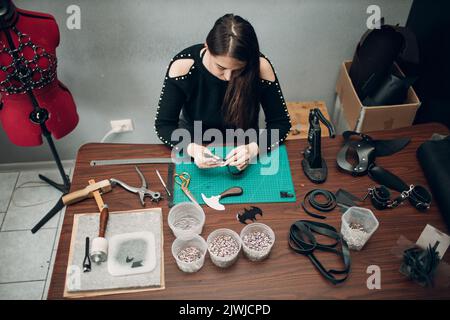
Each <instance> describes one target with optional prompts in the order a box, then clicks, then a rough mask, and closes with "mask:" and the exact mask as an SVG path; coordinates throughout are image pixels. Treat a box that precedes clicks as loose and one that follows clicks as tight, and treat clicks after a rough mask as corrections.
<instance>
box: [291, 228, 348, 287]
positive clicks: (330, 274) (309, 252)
mask: <svg viewBox="0 0 450 320" xmlns="http://www.w3.org/2000/svg"><path fill="white" fill-rule="evenodd" d="M314 233H317V234H320V235H323V236H326V237H329V238H331V239H333V240H334V242H333V243H332V244H322V243H319V242H317V240H316V237H315V236H314ZM338 244H340V245H341V250H338V249H336V247H337V245H338ZM289 246H290V247H291V249H292V250H293V251H294V252H296V253H298V254H301V255H305V256H307V257H308V258H309V260H310V261H311V262H312V264H313V265H314V266H315V267H316V269H317V270H318V271H319V272H320V274H321V275H322V276H323V277H324V278H325V279H327V280H328V281H330V282H331V283H332V284H335V285H336V284H339V283H342V282H344V281H345V280H346V279H347V278H348V275H349V273H350V270H351V259H350V251H349V249H348V246H347V243H346V242H345V240H344V239H343V237H342V235H341V234H340V233H338V232H337V231H336V229H335V228H334V227H333V226H330V225H328V224H325V223H321V222H315V221H307V220H299V221H297V222H295V223H294V224H293V225H291V228H290V231H289ZM315 250H319V251H326V252H330V253H334V254H336V255H338V256H339V257H340V258H341V259H342V262H343V264H344V268H343V269H341V270H335V269H329V270H328V269H326V268H325V267H324V266H323V265H322V264H321V263H320V261H319V260H318V259H317V257H316V256H315V255H314V251H315ZM336 275H342V276H343V277H342V278H341V277H339V278H336Z"/></svg>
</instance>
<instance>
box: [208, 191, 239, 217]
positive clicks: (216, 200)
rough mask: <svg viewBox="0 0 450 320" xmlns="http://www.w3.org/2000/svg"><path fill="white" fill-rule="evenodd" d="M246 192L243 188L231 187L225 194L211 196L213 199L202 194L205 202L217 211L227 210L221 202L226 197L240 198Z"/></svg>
mask: <svg viewBox="0 0 450 320" xmlns="http://www.w3.org/2000/svg"><path fill="white" fill-rule="evenodd" d="M243 192H244V191H243V190H242V188H241V187H231V188H229V189H227V190H225V191H224V192H222V193H221V194H219V195H218V196H211V197H209V198H208V197H206V196H205V195H204V194H203V193H202V198H203V201H205V203H206V204H207V205H208V206H209V207H210V208H213V209H215V210H221V211H222V210H225V207H224V205H223V204H221V203H220V202H219V201H220V199H222V198H225V197H231V196H240V195H241V194H242V193H243Z"/></svg>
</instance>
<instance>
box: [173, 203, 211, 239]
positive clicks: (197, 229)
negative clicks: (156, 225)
mask: <svg viewBox="0 0 450 320" xmlns="http://www.w3.org/2000/svg"><path fill="white" fill-rule="evenodd" d="M167 221H168V223H169V227H170V229H171V230H172V232H173V234H174V235H175V237H180V236H187V235H191V234H201V233H202V230H203V225H204V224H205V212H204V211H203V209H202V208H201V207H200V206H197V205H195V204H194V203H192V202H182V203H179V204H177V205H175V206H174V207H173V208H172V209H170V211H169V216H168V217H167Z"/></svg>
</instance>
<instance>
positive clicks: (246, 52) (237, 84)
mask: <svg viewBox="0 0 450 320" xmlns="http://www.w3.org/2000/svg"><path fill="white" fill-rule="evenodd" d="M206 44H207V45H208V50H209V51H210V52H211V54H212V55H215V56H216V55H219V56H229V57H232V58H234V59H237V60H239V61H243V62H246V65H245V67H244V68H243V70H240V71H234V72H233V73H232V75H231V79H230V81H229V83H228V87H227V91H226V92H225V97H224V100H223V103H222V112H223V116H224V120H225V122H226V123H227V124H229V125H233V126H235V127H237V128H242V129H245V130H246V129H248V128H250V127H253V126H255V125H256V122H257V120H258V119H257V116H258V112H259V101H258V91H257V90H258V80H259V55H260V53H259V44H258V38H257V36H256V33H255V30H254V29H253V27H252V25H251V24H250V23H249V22H248V21H247V20H245V19H243V18H241V17H240V16H237V15H234V14H231V13H230V14H226V15H224V16H223V17H221V18H219V19H218V20H217V21H216V23H215V24H214V27H213V28H212V29H211V31H210V32H209V34H208V36H207V38H206Z"/></svg>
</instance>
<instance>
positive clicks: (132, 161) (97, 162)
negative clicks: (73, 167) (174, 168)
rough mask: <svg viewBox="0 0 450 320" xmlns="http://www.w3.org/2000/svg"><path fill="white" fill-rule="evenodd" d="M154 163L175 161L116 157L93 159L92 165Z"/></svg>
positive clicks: (170, 159) (171, 161)
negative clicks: (112, 158)
mask: <svg viewBox="0 0 450 320" xmlns="http://www.w3.org/2000/svg"><path fill="white" fill-rule="evenodd" d="M152 163H175V161H173V160H172V158H140V159H114V160H92V161H91V163H90V164H91V167H97V166H113V165H122V164H152Z"/></svg>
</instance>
